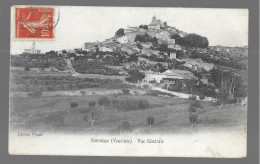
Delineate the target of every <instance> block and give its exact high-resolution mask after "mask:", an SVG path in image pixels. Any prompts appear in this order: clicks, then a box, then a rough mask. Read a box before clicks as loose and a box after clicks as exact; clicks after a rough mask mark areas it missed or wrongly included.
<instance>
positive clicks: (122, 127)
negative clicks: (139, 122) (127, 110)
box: [119, 121, 131, 134]
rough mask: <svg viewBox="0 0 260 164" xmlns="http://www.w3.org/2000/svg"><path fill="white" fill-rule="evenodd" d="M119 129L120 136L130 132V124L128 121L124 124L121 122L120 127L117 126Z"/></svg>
mask: <svg viewBox="0 0 260 164" xmlns="http://www.w3.org/2000/svg"><path fill="white" fill-rule="evenodd" d="M119 129H120V134H121V133H124V132H127V131H130V130H131V125H130V123H129V122H128V121H124V122H122V124H121V125H119Z"/></svg>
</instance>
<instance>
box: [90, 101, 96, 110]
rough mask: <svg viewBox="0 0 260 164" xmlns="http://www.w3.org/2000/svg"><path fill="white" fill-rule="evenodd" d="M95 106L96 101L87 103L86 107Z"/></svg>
mask: <svg viewBox="0 0 260 164" xmlns="http://www.w3.org/2000/svg"><path fill="white" fill-rule="evenodd" d="M96 105H97V103H96V101H90V102H89V103H88V106H89V107H92V108H93V107H95V106H96Z"/></svg>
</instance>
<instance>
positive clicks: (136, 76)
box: [126, 69, 145, 83]
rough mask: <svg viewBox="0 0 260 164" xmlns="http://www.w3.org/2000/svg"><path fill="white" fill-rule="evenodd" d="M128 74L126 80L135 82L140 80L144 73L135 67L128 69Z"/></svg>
mask: <svg viewBox="0 0 260 164" xmlns="http://www.w3.org/2000/svg"><path fill="white" fill-rule="evenodd" d="M128 74H129V75H130V77H127V78H126V81H128V82H131V83H135V82H137V81H139V80H142V79H143V78H144V77H145V74H144V73H142V72H140V71H139V70H137V69H134V70H130V71H128Z"/></svg>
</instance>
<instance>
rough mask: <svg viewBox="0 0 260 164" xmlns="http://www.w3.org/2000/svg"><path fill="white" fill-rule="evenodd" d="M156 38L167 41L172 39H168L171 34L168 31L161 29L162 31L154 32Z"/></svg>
mask: <svg viewBox="0 0 260 164" xmlns="http://www.w3.org/2000/svg"><path fill="white" fill-rule="evenodd" d="M156 38H157V39H158V40H163V41H167V42H168V41H172V40H170V39H171V34H170V33H169V32H168V31H162V32H160V33H158V34H156ZM174 43H175V41H174Z"/></svg>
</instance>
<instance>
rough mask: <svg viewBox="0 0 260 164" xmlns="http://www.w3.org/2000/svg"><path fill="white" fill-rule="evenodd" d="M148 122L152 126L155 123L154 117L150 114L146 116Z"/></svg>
mask: <svg viewBox="0 0 260 164" xmlns="http://www.w3.org/2000/svg"><path fill="white" fill-rule="evenodd" d="M146 122H147V123H148V125H149V126H150V127H152V125H153V124H154V118H153V117H151V116H149V117H147V118H146Z"/></svg>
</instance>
